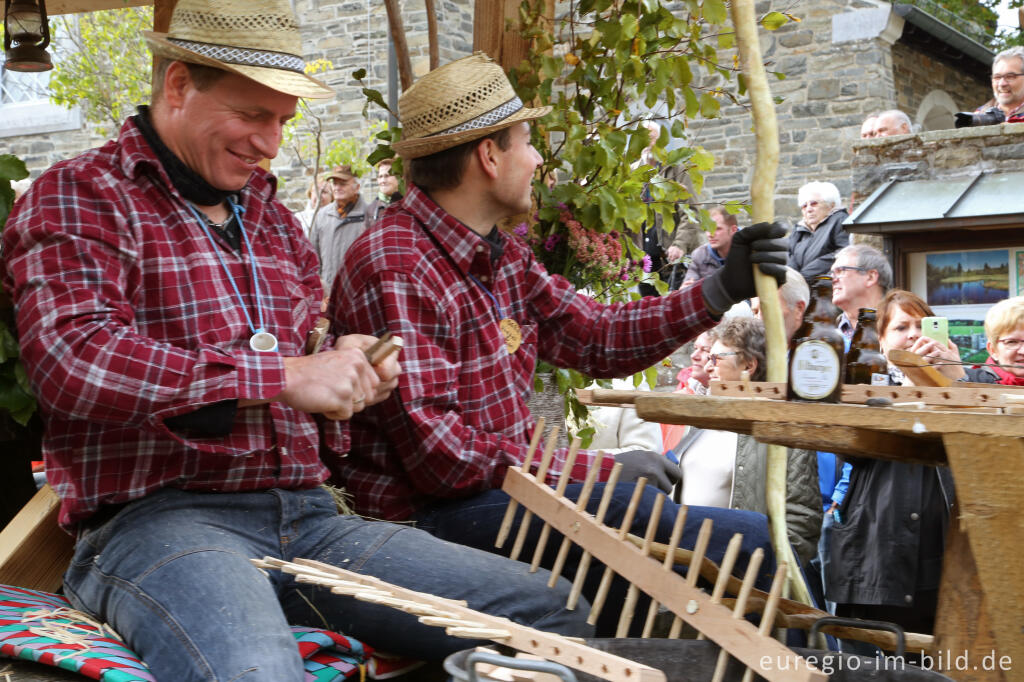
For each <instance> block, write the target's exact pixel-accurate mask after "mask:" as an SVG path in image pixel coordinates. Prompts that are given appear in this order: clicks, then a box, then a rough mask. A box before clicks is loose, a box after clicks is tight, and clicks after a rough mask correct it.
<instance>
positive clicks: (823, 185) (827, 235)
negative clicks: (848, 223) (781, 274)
mask: <svg viewBox="0 0 1024 682" xmlns="http://www.w3.org/2000/svg"><path fill="white" fill-rule="evenodd" d="M797 203H798V204H799V205H800V212H801V214H802V215H803V218H802V219H801V220H800V222H798V223H797V224H796V227H795V228H793V231H792V232H791V233H790V235H789V262H788V263H787V264H788V265H789V267H791V268H793V269H794V270H796V271H797V272H799V273H800V274H801V275H803V278H804V279H805V280H807V282H808V283H810V281H811V280H812V279H813V278H815V277H818V276H820V275H826V274H828V271H829V269H830V268H831V267H832V262H833V261H834V260H835V254H836V251H838V250H839V249H841V248H843V247H844V246H846V245H847V244H849V243H850V235H849V234H848V233H847V232H846V230H845V229H843V221H844V220H846V218H847V216H848V215H849V213H848V212H847V211H846V209H845V208H843V206H842V199H841V198H840V196H839V189H838V188H837V187H836V186H835V185H833V184H832V183H831V182H809V183H807V184H806V185H804V186H803V187H801V188H800V191H799V193H798V194H797Z"/></svg>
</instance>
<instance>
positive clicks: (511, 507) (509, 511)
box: [494, 417, 544, 547]
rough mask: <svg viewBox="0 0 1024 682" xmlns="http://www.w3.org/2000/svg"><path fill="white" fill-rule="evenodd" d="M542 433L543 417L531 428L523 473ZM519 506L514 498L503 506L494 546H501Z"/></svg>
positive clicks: (531, 458) (527, 470)
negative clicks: (531, 432) (503, 510)
mask: <svg viewBox="0 0 1024 682" xmlns="http://www.w3.org/2000/svg"><path fill="white" fill-rule="evenodd" d="M543 433H544V417H540V418H538V419H537V427H536V428H535V429H534V430H533V436H532V437H531V438H530V447H529V448H527V450H526V459H524V460H523V466H522V470H523V473H527V472H529V471H530V465H531V464H533V455H534V454H535V453H536V452H537V444H538V443H540V437H541V434H543ZM518 508H519V503H518V502H516V501H515V500H509V502H508V507H506V508H505V518H503V519H502V520H501V526H499V527H498V537H497V538H495V540H494V546H495V547H501V546H502V545H504V544H505V540H507V539H508V534H509V531H511V530H512V519H513V518H514V517H515V515H516V509H518Z"/></svg>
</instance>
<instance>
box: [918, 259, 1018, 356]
mask: <svg viewBox="0 0 1024 682" xmlns="http://www.w3.org/2000/svg"><path fill="white" fill-rule="evenodd" d="M908 270H909V272H908V275H909V278H908V280H909V282H910V289H911V291H913V292H914V293H915V294H917V295H918V296H920V297H921V298H923V299H924V300H925V301H927V302H928V305H929V306H931V307H932V309H934V310H935V314H936V315H941V316H943V317H946V318H948V319H949V336H950V339H951V340H952V341H953V343H955V344H956V345H957V347H958V348H959V349H960V358H961V359H962V360H963V361H964V362H970V363H982V362H984V361H985V360H986V359H987V358H988V352H987V351H986V350H985V342H986V338H985V314H986V313H987V312H988V309H989V308H991V307H992V306H993V305H994V304H995V303H998V302H999V301H1002V300H1003V299H1005V298H1008V297H1009V296H1014V295H1018V294H1020V293H1022V287H1024V248H1019V249H1018V248H1006V249H978V250H958V251H926V252H919V253H912V254H909V258H908ZM1011 292H1012V293H1011Z"/></svg>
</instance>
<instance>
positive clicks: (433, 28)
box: [423, 0, 441, 71]
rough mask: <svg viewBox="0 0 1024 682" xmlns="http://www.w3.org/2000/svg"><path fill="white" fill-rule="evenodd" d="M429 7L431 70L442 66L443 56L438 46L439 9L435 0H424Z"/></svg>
mask: <svg viewBox="0 0 1024 682" xmlns="http://www.w3.org/2000/svg"><path fill="white" fill-rule="evenodd" d="M423 4H424V5H426V8H427V46H428V48H429V50H430V70H431V71H433V70H434V69H436V68H437V67H438V66H440V65H441V64H440V61H441V57H440V55H439V54H438V47H437V9H436V8H435V7H434V0H423Z"/></svg>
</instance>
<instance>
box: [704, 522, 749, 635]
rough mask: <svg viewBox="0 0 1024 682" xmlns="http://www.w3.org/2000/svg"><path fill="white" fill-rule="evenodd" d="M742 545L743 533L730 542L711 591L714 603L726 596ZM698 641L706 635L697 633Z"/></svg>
mask: <svg viewBox="0 0 1024 682" xmlns="http://www.w3.org/2000/svg"><path fill="white" fill-rule="evenodd" d="M742 544H743V533H735V534H733V536H732V539H731V540H729V546H728V547H726V548H725V556H724V557H722V565H721V567H720V568H719V569H718V580H716V581H715V587H714V589H713V590H712V591H711V601H712V603H715V604H719V603H721V601H722V595H724V594H725V588H726V586H727V585H728V584H729V576H731V575H732V569H733V567H734V566H735V565H736V558H737V557H738V556H739V555H740V546H741V545H742ZM697 639H705V637H704V633H702V632H700V633H697Z"/></svg>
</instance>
